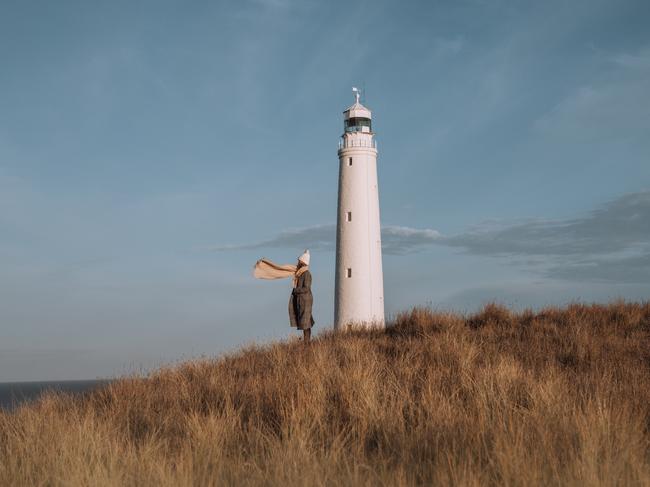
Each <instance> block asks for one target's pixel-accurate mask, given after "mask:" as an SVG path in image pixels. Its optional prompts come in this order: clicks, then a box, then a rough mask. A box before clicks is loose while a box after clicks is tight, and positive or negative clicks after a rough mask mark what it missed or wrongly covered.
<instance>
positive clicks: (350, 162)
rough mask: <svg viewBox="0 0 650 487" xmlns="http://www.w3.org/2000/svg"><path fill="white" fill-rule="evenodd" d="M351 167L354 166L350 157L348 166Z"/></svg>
mask: <svg viewBox="0 0 650 487" xmlns="http://www.w3.org/2000/svg"><path fill="white" fill-rule="evenodd" d="M351 165H352V158H351V157H348V166H351Z"/></svg>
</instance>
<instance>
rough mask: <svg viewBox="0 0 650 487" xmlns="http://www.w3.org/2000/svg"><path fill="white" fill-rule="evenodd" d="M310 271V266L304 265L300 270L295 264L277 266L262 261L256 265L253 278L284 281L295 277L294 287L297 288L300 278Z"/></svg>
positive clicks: (265, 260)
mask: <svg viewBox="0 0 650 487" xmlns="http://www.w3.org/2000/svg"><path fill="white" fill-rule="evenodd" d="M308 270H309V266H307V265H304V266H302V267H301V268H300V269H298V266H295V265H293V264H276V263H275V262H271V261H270V260H268V259H260V260H258V261H257V262H256V263H255V267H254V268H253V276H255V278H256V279H284V278H287V277H293V287H296V283H297V282H298V278H299V277H300V276H301V275H302V274H304V273H305V272H307V271H308Z"/></svg>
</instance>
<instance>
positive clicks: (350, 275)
mask: <svg viewBox="0 0 650 487" xmlns="http://www.w3.org/2000/svg"><path fill="white" fill-rule="evenodd" d="M348 277H352V269H351V268H349V267H348Z"/></svg>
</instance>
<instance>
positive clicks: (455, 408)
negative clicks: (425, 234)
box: [0, 302, 650, 486]
mask: <svg viewBox="0 0 650 487" xmlns="http://www.w3.org/2000/svg"><path fill="white" fill-rule="evenodd" d="M432 483H433V484H440V485H476V486H479V485H480V486H484V485H522V486H524V485H525V486H533V485H590V486H597V485H650V302H646V303H640V304H639V303H624V302H617V303H612V304H609V305H582V304H573V305H570V306H568V307H566V308H563V309H558V308H547V309H543V310H541V311H539V312H531V311H525V312H522V313H518V314H516V313H512V312H510V311H509V310H508V309H506V308H504V307H500V306H497V305H488V306H486V307H485V308H484V309H483V310H482V311H481V312H479V313H477V314H475V315H468V316H462V315H458V314H451V313H438V312H433V311H431V310H428V309H414V310H412V311H410V312H407V313H403V314H401V315H399V316H398V317H397V318H396V319H395V322H394V323H393V324H392V325H391V326H390V327H388V328H387V329H386V330H385V331H356V332H349V333H344V334H334V333H327V334H325V335H322V336H320V337H319V338H318V339H316V340H314V341H313V342H312V344H311V345H310V346H309V347H303V346H302V344H301V343H299V342H292V343H276V344H272V345H268V346H261V347H250V348H247V349H245V350H242V351H240V352H238V353H235V354H231V355H229V356H226V357H224V358H220V359H218V360H199V361H194V362H188V363H185V364H182V365H180V366H178V367H174V368H168V369H163V370H159V371H157V372H155V373H153V374H151V375H150V376H149V377H148V378H146V379H144V380H143V379H138V378H124V379H120V380H118V381H116V382H114V383H112V384H110V385H109V386H107V387H105V388H104V389H100V390H97V391H94V392H92V393H89V394H86V395H82V396H67V395H62V394H59V395H55V394H53V395H49V396H46V397H44V398H43V399H42V400H40V401H38V402H36V403H33V404H29V405H26V406H23V407H21V408H19V409H18V410H16V411H15V412H13V413H0V485H29V486H32V485H133V486H146V485H156V486H158V485H169V486H172V485H173V486H177V485H242V484H247V485H350V486H352V485H354V486H358V485H413V484H432Z"/></svg>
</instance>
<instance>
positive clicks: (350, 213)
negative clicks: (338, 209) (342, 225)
mask: <svg viewBox="0 0 650 487" xmlns="http://www.w3.org/2000/svg"><path fill="white" fill-rule="evenodd" d="M345 219H346V220H347V221H349V222H351V221H352V212H351V211H348V213H347V215H346V216H345Z"/></svg>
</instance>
